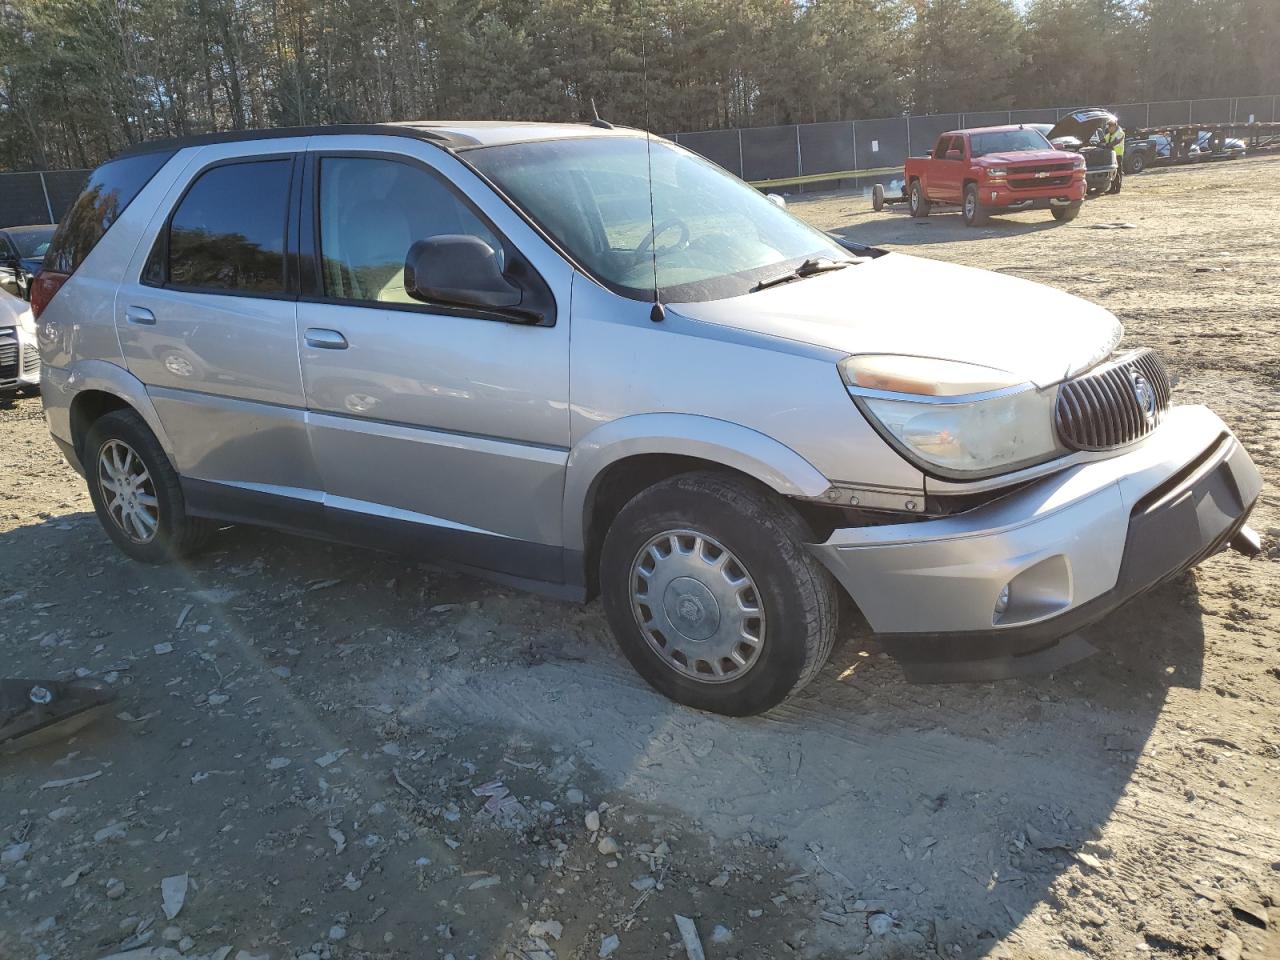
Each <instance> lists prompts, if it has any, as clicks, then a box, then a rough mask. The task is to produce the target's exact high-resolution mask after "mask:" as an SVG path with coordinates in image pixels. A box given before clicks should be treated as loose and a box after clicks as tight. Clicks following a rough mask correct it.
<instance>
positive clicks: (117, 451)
mask: <svg viewBox="0 0 1280 960" xmlns="http://www.w3.org/2000/svg"><path fill="white" fill-rule="evenodd" d="M82 462H83V463H84V468H85V479H86V480H87V481H88V484H89V497H90V499H91V500H92V501H93V509H94V510H95V511H96V512H97V514H98V521H99V522H100V523H101V524H102V527H103V529H104V530H106V532H107V536H109V537H110V538H111V540H112V542H114V543H115V545H116V546H117V547H119V548H120V550H121V551H122V552H123V553H125V554H127V555H128V556H130V557H132V558H133V559H134V560H139V561H141V562H143V563H165V562H167V561H169V560H173V559H177V558H179V557H183V556H187V555H189V554H191V553H194V552H195V551H196V550H198V549H199V548H200V547H202V546H203V545H204V543H205V542H206V541H207V540H208V538H209V536H210V534H211V533H212V532H213V525H212V524H211V523H209V522H208V521H206V520H197V519H194V518H192V517H188V516H187V512H186V504H185V502H184V500H183V497H182V488H181V486H180V485H179V483H178V474H177V473H176V472H175V471H174V469H173V466H172V465H171V464H170V463H169V458H168V457H167V456H166V455H165V452H164V449H163V448H162V447H161V446H160V442H159V441H158V440H156V438H155V434H153V433H152V432H151V430H150V429H149V428H148V427H147V424H146V421H144V420H143V419H142V418H141V417H140V416H138V414H137V413H135V412H134V411H132V410H114V411H112V412H111V413H108V414H104V415H103V416H102V417H100V418H98V419H97V420H95V421H94V423H93V426H91V427H90V428H89V433H88V435H87V436H86V437H85V441H84V451H83V459H82Z"/></svg>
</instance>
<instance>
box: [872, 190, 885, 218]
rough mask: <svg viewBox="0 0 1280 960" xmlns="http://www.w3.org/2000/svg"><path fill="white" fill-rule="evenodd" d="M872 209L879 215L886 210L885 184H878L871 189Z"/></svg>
mask: <svg viewBox="0 0 1280 960" xmlns="http://www.w3.org/2000/svg"><path fill="white" fill-rule="evenodd" d="M871 209H872V210H874V211H876V213H879V212H880V211H881V210H883V209H884V184H883V183H877V184H876V185H875V186H873V187H872V188H871Z"/></svg>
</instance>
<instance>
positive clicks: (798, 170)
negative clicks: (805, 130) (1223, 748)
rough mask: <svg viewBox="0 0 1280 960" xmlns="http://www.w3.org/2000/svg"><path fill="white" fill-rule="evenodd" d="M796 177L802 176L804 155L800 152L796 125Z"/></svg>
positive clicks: (798, 133) (797, 125)
mask: <svg viewBox="0 0 1280 960" xmlns="http://www.w3.org/2000/svg"><path fill="white" fill-rule="evenodd" d="M796 176H797V177H803V176H804V154H803V153H801V152H800V124H798V123H797V124H796Z"/></svg>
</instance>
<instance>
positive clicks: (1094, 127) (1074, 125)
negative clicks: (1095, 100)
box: [1046, 107, 1118, 143]
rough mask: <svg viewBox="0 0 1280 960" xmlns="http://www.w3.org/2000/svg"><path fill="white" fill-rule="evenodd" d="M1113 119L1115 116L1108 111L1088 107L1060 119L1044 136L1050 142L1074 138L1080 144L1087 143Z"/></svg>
mask: <svg viewBox="0 0 1280 960" xmlns="http://www.w3.org/2000/svg"><path fill="white" fill-rule="evenodd" d="M1115 119H1116V115H1115V114H1114V113H1112V112H1111V111H1110V110H1103V109H1102V108H1101V107H1089V108H1087V109H1084V110H1077V111H1076V112H1075V113H1069V114H1067V115H1066V116H1065V117H1062V118H1061V119H1060V120H1059V121H1058V122H1057V123H1055V124H1054V125H1053V129H1052V130H1050V131H1049V132H1048V133H1047V134H1046V136H1047V137H1048V138H1049V139H1050V140H1053V139H1055V138H1057V137H1075V138H1076V139H1077V140H1079V141H1080V142H1081V143H1088V142H1089V140H1090V138H1091V137H1093V135H1094V134H1095V133H1097V132H1098V131H1099V130H1102V129H1105V128H1106V126H1107V124H1108V123H1109V122H1110V121H1112V120H1115ZM1117 122H1118V121H1117Z"/></svg>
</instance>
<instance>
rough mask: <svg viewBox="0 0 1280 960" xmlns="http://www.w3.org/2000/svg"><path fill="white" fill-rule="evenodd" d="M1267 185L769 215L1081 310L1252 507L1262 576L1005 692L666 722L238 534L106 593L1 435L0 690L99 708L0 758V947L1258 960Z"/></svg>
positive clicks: (387, 577)
mask: <svg viewBox="0 0 1280 960" xmlns="http://www.w3.org/2000/svg"><path fill="white" fill-rule="evenodd" d="M1277 188H1280V157H1274V158H1263V159H1249V160H1245V161H1240V162H1235V163H1229V164H1221V165H1212V166H1201V167H1196V168H1190V169H1181V170H1174V171H1155V172H1152V173H1148V174H1145V175H1143V176H1141V177H1134V178H1130V179H1129V180H1128V181H1126V190H1125V192H1124V193H1122V194H1121V195H1120V196H1118V197H1105V198H1101V199H1099V200H1096V201H1092V202H1090V203H1089V204H1088V205H1087V206H1086V208H1085V210H1084V211H1083V213H1082V214H1081V217H1080V218H1079V219H1078V220H1077V221H1075V222H1074V223H1072V224H1069V225H1056V224H1055V223H1054V222H1053V221H1052V220H1051V219H1050V218H1049V216H1048V214H1047V213H1028V214H1021V215H1015V216H1010V217H1005V218H999V219H996V220H994V221H993V222H992V224H991V225H990V226H989V227H987V228H984V229H980V230H968V229H966V228H965V227H964V226H963V225H962V224H961V223H960V218H959V216H958V215H957V214H939V215H935V216H934V217H931V218H929V219H928V220H927V221H923V222H913V221H912V220H911V219H910V218H909V217H908V216H906V215H905V213H904V212H899V211H886V212H884V213H881V214H874V213H872V212H871V211H870V206H869V202H868V201H867V200H866V199H865V198H863V197H860V196H853V195H848V194H846V195H830V196H817V197H810V198H805V199H803V200H797V201H796V202H794V203H793V205H792V209H793V210H794V211H796V212H797V213H799V214H800V215H801V216H803V217H805V218H807V219H809V220H810V221H812V222H814V223H815V224H818V225H820V226H822V227H823V228H826V229H833V230H840V231H843V232H845V233H846V234H848V235H849V236H851V237H854V238H856V239H859V240H862V241H866V242H873V243H877V244H883V245H884V246H887V247H890V248H893V249H901V250H910V251H911V252H913V253H916V254H922V255H926V256H934V257H938V258H941V259H946V260H952V261H956V262H961V263H968V264H973V265H980V266H985V267H988V268H991V269H996V270H1000V271H1003V272H1010V273H1016V274H1018V275H1019V276H1025V277H1030V278H1033V279H1036V280H1039V281H1042V282H1045V283H1049V284H1053V285H1056V286H1060V287H1063V288H1064V289H1067V290H1069V291H1071V292H1073V293H1077V294H1080V295H1082V296H1085V297H1088V298H1090V299H1093V300H1097V301H1100V302H1102V303H1104V304H1106V305H1107V306H1108V307H1109V308H1110V309H1112V310H1114V311H1115V312H1116V314H1117V315H1119V316H1120V317H1121V319H1122V320H1124V322H1125V323H1126V326H1127V329H1128V334H1127V337H1126V343H1128V344H1130V345H1136V344H1148V345H1151V346H1154V347H1156V348H1158V349H1159V350H1160V351H1161V352H1162V353H1163V354H1164V356H1165V357H1166V358H1167V359H1168V361H1169V363H1170V366H1171V367H1172V368H1173V370H1174V371H1175V372H1176V373H1177V374H1179V375H1180V377H1181V382H1180V384H1179V386H1178V388H1177V391H1176V399H1177V400H1179V401H1183V402H1192V401H1194V402H1199V401H1205V402H1208V403H1210V404H1212V405H1213V407H1214V408H1215V409H1217V410H1218V411H1219V412H1220V413H1221V414H1222V415H1223V416H1224V417H1225V418H1226V419H1227V420H1228V421H1229V422H1230V423H1231V425H1232V426H1233V427H1234V428H1235V429H1236V431H1237V432H1238V433H1239V435H1240V437H1241V438H1242V439H1243V440H1244V442H1245V443H1246V444H1247V445H1248V447H1249V448H1250V450H1251V451H1252V453H1253V455H1254V457H1255V458H1256V460H1257V462H1258V464H1259V466H1260V467H1261V468H1262V470H1263V472H1264V474H1265V475H1266V479H1267V486H1266V489H1265V491H1264V493H1263V499H1262V502H1261V503H1260V505H1259V507H1258V510H1257V511H1256V513H1255V520H1254V525H1255V526H1256V527H1257V528H1258V529H1259V530H1261V531H1262V532H1263V533H1264V535H1265V537H1266V540H1267V547H1268V552H1267V553H1266V554H1265V555H1264V556H1263V557H1261V558H1259V559H1255V560H1252V561H1249V560H1246V559H1245V558H1243V557H1241V556H1238V555H1235V554H1223V555H1220V556H1217V557H1214V558H1212V559H1211V560H1209V561H1208V562H1207V563H1205V564H1204V565H1203V566H1202V567H1201V568H1200V569H1198V570H1197V571H1195V572H1193V573H1191V574H1188V575H1185V576H1183V577H1182V578H1180V579H1178V580H1176V581H1173V582H1171V583H1169V584H1166V585H1165V586H1163V587H1161V588H1159V589H1157V590H1156V591H1154V592H1153V593H1151V594H1150V595H1148V596H1145V597H1143V598H1141V599H1139V600H1137V601H1135V602H1133V603H1131V604H1129V605H1128V606H1127V607H1125V608H1124V609H1122V610H1121V611H1119V612H1118V613H1116V614H1115V615H1113V616H1112V617H1110V618H1109V619H1108V620H1107V621H1105V622H1104V623H1103V624H1101V625H1100V626H1098V627H1097V628H1095V629H1094V630H1093V631H1092V634H1091V639H1093V641H1094V642H1095V643H1096V644H1098V645H1099V646H1100V647H1101V652H1100V653H1098V654H1097V655H1095V656H1094V657H1092V658H1090V659H1089V660H1086V661H1083V662H1081V663H1079V664H1076V665H1074V666H1072V667H1070V668H1068V669H1065V670H1063V671H1062V672H1061V673H1059V674H1057V675H1055V676H1049V677H1042V678H1036V679H1032V680H1025V681H1022V680H1019V681H1006V682H1003V683H997V684H968V685H952V686H913V685H909V684H907V683H905V682H904V681H903V679H902V674H901V671H900V669H899V668H898V666H897V665H896V664H895V663H894V662H893V661H892V660H890V659H888V658H887V657H885V656H884V655H883V654H882V653H881V652H880V651H879V650H878V649H877V648H876V646H875V644H874V643H872V642H870V641H869V640H868V638H866V637H865V636H857V635H855V636H853V637H851V638H849V640H848V642H846V643H844V644H843V645H842V646H840V647H838V648H837V650H836V653H835V655H834V657H833V659H832V662H831V664H830V665H829V667H828V668H827V669H826V670H825V671H824V673H823V675H822V676H821V677H820V678H819V679H818V680H817V681H816V682H815V683H814V684H812V685H811V686H810V687H809V688H808V689H807V690H806V691H805V692H804V693H803V695H802V696H800V697H799V698H797V699H795V700H794V701H792V702H790V703H788V704H787V705H785V706H783V707H782V708H780V709H778V710H776V711H774V712H772V713H770V714H769V715H767V716H765V717H759V718H754V719H748V720H726V719H722V718H718V717H714V716H707V715H701V714H697V713H694V712H691V711H688V710H685V709H682V708H678V707H675V706H673V705H672V704H670V703H668V702H666V701H665V700H663V699H661V698H660V697H658V696H657V695H655V694H654V693H652V692H650V691H649V689H648V688H647V687H645V686H644V685H643V684H642V683H641V682H640V681H639V680H638V679H637V678H636V677H635V676H634V675H633V674H632V672H631V670H630V669H629V668H628V666H627V665H626V663H625V662H624V660H623V658H622V657H621V655H620V654H619V653H618V651H617V650H616V649H615V647H614V645H613V643H612V641H611V640H610V638H609V635H608V632H607V629H606V626H605V623H604V619H603V616H602V614H601V612H600V608H599V605H598V604H592V605H590V606H587V607H578V606H572V605H567V604H560V603H555V602H552V601H548V600H544V599H539V598H534V597H529V596H525V595H522V594H516V593H513V592H511V591H509V590H506V589H502V588H498V587H494V586H491V585H489V584H487V583H483V582H481V581H478V580H473V579H470V578H467V577H462V576H458V575H455V574H451V573H447V572H444V571H442V570H439V569H436V568H434V567H431V566H429V565H415V564H412V563H407V562H405V561H403V560H400V559H397V558H394V557H387V556H383V555H379V554H374V553H367V552H360V551H356V550H349V549H345V548H342V547H336V546H330V545H323V544H316V543H312V542H309V541H304V540H299V539H295V538H290V537H286V536H281V535H276V534H271V533H266V532H262V531H255V530H251V529H245V528H239V529H229V530H226V531H224V532H223V533H221V534H220V535H219V536H218V538H217V540H216V542H215V544H214V546H213V548H212V549H211V550H210V551H209V552H208V553H207V554H205V555H203V556H202V557H200V558H199V559H198V560H196V561H195V562H193V563H191V564H190V565H189V566H183V567H168V568H148V567H143V566H139V565H137V564H134V563H132V562H130V561H127V560H125V559H124V558H123V557H122V556H120V555H119V554H118V553H117V552H116V551H115V550H114V549H113V548H112V547H111V546H110V544H109V543H108V541H107V540H106V538H105V537H104V536H103V534H102V533H101V532H100V529H99V527H98V524H97V521H96V520H95V518H94V517H93V514H92V510H91V507H90V504H89V499H88V496H87V495H86V493H85V491H84V487H83V483H82V481H81V480H80V479H79V478H78V477H76V476H75V475H74V474H73V472H72V471H71V470H70V469H69V468H68V467H67V466H66V465H65V464H63V463H62V461H61V460H60V459H59V457H58V455H57V453H56V451H55V450H54V448H53V446H52V444H51V443H50V442H49V440H48V437H47V435H46V433H45V429H44V423H43V420H42V417H41V414H40V405H39V401H38V400H31V399H26V400H20V401H18V402H16V403H15V404H12V405H10V406H8V407H6V408H0V435H2V436H3V438H4V442H3V443H0V664H3V668H2V671H0V672H3V673H4V674H6V675H9V676H29V677H42V678H60V677H69V676H72V675H74V674H75V673H82V674H83V673H91V674H95V675H98V676H100V677H103V678H105V679H106V680H107V681H108V682H109V683H110V684H111V685H112V687H113V688H114V689H115V690H116V691H117V692H118V694H119V699H118V701H117V702H116V704H115V705H114V706H113V707H112V708H111V710H110V711H108V712H107V713H106V714H105V715H104V717H103V718H102V719H101V720H100V721H99V722H97V723H95V724H94V725H92V726H90V727H88V728H86V729H85V730H84V731H82V732H80V733H79V734H78V735H76V736H75V737H74V738H72V739H69V740H63V741H61V742H58V743H54V744H52V745H48V746H44V747H40V748H37V749H33V750H29V751H26V752H24V753H21V754H18V755H16V756H12V757H5V758H0V957H2V958H4V960H10V958H14V960H27V958H37V957H49V958H59V960H61V958H69V960H70V958H74V960H96V958H100V957H104V956H107V955H112V954H118V953H121V952H125V951H130V950H132V951H133V952H126V954H125V955H126V956H128V957H129V958H131V960H134V958H136V960H146V958H152V960H157V958H164V957H169V956H177V955H179V954H180V953H182V954H185V955H186V956H188V957H205V958H209V957H213V958H224V957H228V958H230V960H237V958H238V960H247V958H260V957H270V958H272V960H288V958H296V957H306V958H309V960H310V958H314V957H328V958H333V960H337V958H365V957H367V958H414V960H417V958H437V957H440V958H443V957H453V958H454V960H463V958H469V957H476V958H507V957H513V958H518V960H530V958H532V960H550V958H552V957H558V958H560V960H570V958H572V960H583V958H596V957H600V956H606V955H608V954H609V952H610V950H611V949H612V950H613V953H612V955H613V956H616V957H620V958H650V957H652V958H659V957H683V956H684V955H685V948H684V946H682V944H681V941H680V933H679V930H678V927H677V923H676V921H675V919H674V917H675V915H676V914H680V915H682V916H685V917H688V918H690V919H691V920H692V921H693V923H694V924H695V926H696V930H697V931H698V935H699V936H700V938H701V941H702V944H703V946H704V948H705V951H706V956H707V957H709V958H712V960H718V958H729V957H741V958H755V957H812V958H818V957H831V958H837V957H848V956H852V955H856V954H864V955H866V956H869V957H875V958H882V957H883V958H888V957H915V956H920V957H946V958H952V957H955V958H965V957H977V956H985V955H994V956H1003V957H1046V956H1052V955H1055V954H1058V955H1062V956H1066V955H1068V954H1070V955H1083V956H1088V957H1108V958H1109V957H1133V956H1150V957H1157V956H1170V957H1173V956H1178V957H1185V956H1212V955H1214V954H1215V953H1216V952H1218V951H1219V950H1221V951H1222V952H1223V954H1224V955H1225V956H1231V955H1232V953H1233V951H1234V952H1236V953H1237V955H1238V952H1239V951H1241V950H1242V951H1243V954H1244V956H1245V957H1259V958H1260V957H1265V956H1272V957H1274V956H1277V955H1280V934H1277V933H1276V928H1277V926H1280V909H1278V908H1277V906H1276V905H1277V904H1280V816H1277V812H1278V810H1280V804H1278V803H1277V799H1276V798H1277V795H1278V794H1280V776H1278V771H1280V713H1278V712H1277V703H1280V652H1277V649H1276V648H1277V642H1276V641H1277V638H1278V637H1280V629H1278V628H1277V623H1278V622H1280V620H1277V615H1278V614H1280V563H1278V562H1277V561H1280V550H1277V547H1276V541H1277V537H1278V536H1280V488H1278V486H1277V484H1280V416H1278V414H1277V408H1278V406H1280V404H1277V399H1278V387H1280V349H1278V347H1277V344H1278V343H1280V339H1278V334H1280V318H1278V316H1277V311H1276V306H1275V304H1276V302H1277V298H1278V297H1280V266H1278V263H1280V258H1278V257H1277V251H1280V190H1278V189H1277ZM1104 223H1105V224H1125V225H1127V226H1129V227H1131V228H1126V227H1116V228H1114V229H1109V230H1099V229H1096V228H1097V227H1099V226H1101V225H1102V224H1104ZM909 295H911V292H910V291H904V296H909ZM495 781H498V782H499V785H495V784H494V782H495ZM508 791H509V793H508ZM184 877H185V882H184V881H183V880H182V879H181V878H184ZM165 878H178V879H175V880H171V881H170V884H169V886H170V888H171V893H170V899H169V902H168V907H169V909H168V911H167V912H166V910H165V901H164V898H163V896H162V885H163V882H164V881H165ZM184 887H185V894H184V896H183V898H182V903H181V908H180V910H179V911H178V912H176V913H174V912H173V907H174V906H175V905H176V904H177V899H176V897H175V891H177V890H179V889H181V888H184ZM1268 907H1270V917H1268V916H1267V910H1268ZM166 913H169V914H173V915H172V916H168V915H166ZM1268 925H1269V927H1268ZM614 937H616V938H617V940H616V944H617V946H616V947H614V943H615V941H614V940H613V939H611V938H614ZM690 956H692V954H690Z"/></svg>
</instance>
